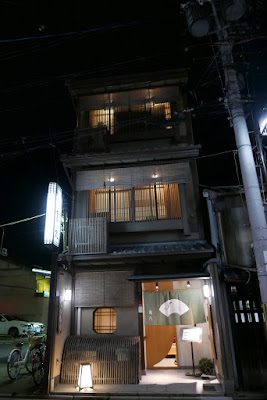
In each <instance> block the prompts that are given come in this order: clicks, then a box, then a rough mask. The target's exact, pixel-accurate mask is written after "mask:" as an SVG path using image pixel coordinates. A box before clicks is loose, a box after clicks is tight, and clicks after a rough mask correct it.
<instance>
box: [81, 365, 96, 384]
mask: <svg viewBox="0 0 267 400" xmlns="http://www.w3.org/2000/svg"><path fill="white" fill-rule="evenodd" d="M78 388H79V390H83V389H93V380H92V370H91V364H80V372H79V379H78Z"/></svg>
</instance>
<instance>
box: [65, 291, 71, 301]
mask: <svg viewBox="0 0 267 400" xmlns="http://www.w3.org/2000/svg"><path fill="white" fill-rule="evenodd" d="M64 300H65V301H70V300H71V289H65V293H64Z"/></svg>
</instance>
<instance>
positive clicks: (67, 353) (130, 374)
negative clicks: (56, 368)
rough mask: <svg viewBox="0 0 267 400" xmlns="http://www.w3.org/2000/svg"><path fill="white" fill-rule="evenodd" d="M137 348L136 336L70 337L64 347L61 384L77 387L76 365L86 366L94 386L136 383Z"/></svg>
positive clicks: (77, 366)
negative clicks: (90, 370)
mask: <svg viewBox="0 0 267 400" xmlns="http://www.w3.org/2000/svg"><path fill="white" fill-rule="evenodd" d="M139 345H140V341H139V337H136V336H134V337H126V336H125V337H123V336H115V337H114V336H113V337H99V336H71V337H69V338H67V340H66V342H65V346H64V351H63V358H62V369H61V383H65V384H74V385H77V382H78V374H79V367H80V364H82V363H90V364H91V367H92V378H93V383H94V384H136V383H138V382H139V367H140V365H139V364H140V362H139V360H140V350H139V347H140V346H139Z"/></svg>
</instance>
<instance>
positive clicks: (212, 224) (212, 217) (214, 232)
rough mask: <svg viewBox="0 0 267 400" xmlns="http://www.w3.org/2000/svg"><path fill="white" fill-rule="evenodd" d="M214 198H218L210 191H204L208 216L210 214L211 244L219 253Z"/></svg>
mask: <svg viewBox="0 0 267 400" xmlns="http://www.w3.org/2000/svg"><path fill="white" fill-rule="evenodd" d="M212 196H213V198H215V197H216V195H215V194H212V195H211V192H210V191H209V190H204V191H203V197H205V199H206V203H207V209H208V214H209V222H210V234H211V244H212V245H213V246H214V247H215V249H216V252H218V244H219V234H218V226H217V220H216V216H215V212H214V210H213V205H212V202H211V197H212Z"/></svg>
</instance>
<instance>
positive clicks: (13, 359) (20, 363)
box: [7, 332, 43, 381]
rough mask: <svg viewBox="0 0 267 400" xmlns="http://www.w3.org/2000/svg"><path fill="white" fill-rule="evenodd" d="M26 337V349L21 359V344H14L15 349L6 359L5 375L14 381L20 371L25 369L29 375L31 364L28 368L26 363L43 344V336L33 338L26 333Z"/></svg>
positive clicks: (30, 334) (32, 335)
mask: <svg viewBox="0 0 267 400" xmlns="http://www.w3.org/2000/svg"><path fill="white" fill-rule="evenodd" d="M26 335H27V336H28V348H27V351H26V353H25V356H24V358H23V356H22V347H23V343H21V342H20V343H16V347H15V348H14V349H13V350H11V352H10V354H9V356H8V359H7V374H8V376H9V378H10V379H11V380H12V381H14V380H16V379H17V378H18V377H19V375H20V372H21V369H23V368H26V369H27V371H28V372H29V373H32V362H31V364H30V366H29V364H28V362H29V360H30V358H32V360H33V356H34V354H35V352H36V351H37V350H38V349H40V347H41V346H42V342H43V336H34V334H32V333H29V332H27V333H26Z"/></svg>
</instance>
